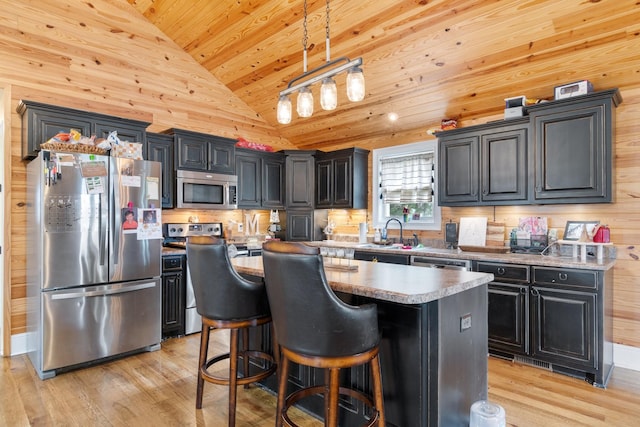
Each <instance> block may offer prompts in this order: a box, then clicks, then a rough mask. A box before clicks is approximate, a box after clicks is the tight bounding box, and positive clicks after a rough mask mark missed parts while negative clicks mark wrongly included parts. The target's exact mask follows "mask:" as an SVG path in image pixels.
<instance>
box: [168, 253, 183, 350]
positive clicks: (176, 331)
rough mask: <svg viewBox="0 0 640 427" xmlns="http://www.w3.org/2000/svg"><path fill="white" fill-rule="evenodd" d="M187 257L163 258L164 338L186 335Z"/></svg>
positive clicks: (169, 256) (172, 256)
mask: <svg viewBox="0 0 640 427" xmlns="http://www.w3.org/2000/svg"><path fill="white" fill-rule="evenodd" d="M186 265H187V262H186V257H185V256H184V255H165V256H163V257H162V337H163V338H166V337H172V336H180V335H184V331H185V329H184V328H185V308H186V302H185V301H186V285H187V283H186V275H185V269H186Z"/></svg>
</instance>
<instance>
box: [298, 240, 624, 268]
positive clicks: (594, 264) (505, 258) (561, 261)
mask: <svg viewBox="0 0 640 427" xmlns="http://www.w3.org/2000/svg"><path fill="white" fill-rule="evenodd" d="M305 243H306V244H308V245H311V246H327V247H344V248H355V249H356V250H358V251H362V252H371V253H385V254H398V255H407V256H411V255H418V256H432V257H439V258H452V259H465V260H472V261H489V262H504V263H509V264H524V265H537V266H543V267H545V266H546V267H569V268H580V269H585V270H609V269H610V268H613V266H614V265H615V262H616V260H615V259H614V258H604V259H602V260H600V261H598V260H597V259H596V257H588V258H587V260H586V261H582V260H580V258H579V257H577V258H576V257H573V256H572V255H565V254H563V255H539V254H518V253H489V252H467V251H462V250H460V249H443V248H430V247H423V248H414V249H400V248H398V247H396V248H392V247H391V246H385V245H376V244H373V243H353V242H342V241H332V240H322V241H315V242H305Z"/></svg>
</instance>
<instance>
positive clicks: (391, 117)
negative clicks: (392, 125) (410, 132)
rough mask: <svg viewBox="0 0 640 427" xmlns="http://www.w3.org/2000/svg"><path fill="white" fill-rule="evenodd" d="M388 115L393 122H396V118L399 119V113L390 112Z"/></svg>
mask: <svg viewBox="0 0 640 427" xmlns="http://www.w3.org/2000/svg"><path fill="white" fill-rule="evenodd" d="M387 117H388V118H389V120H391V121H392V122H395V121H396V120H398V114H397V113H389V114H387Z"/></svg>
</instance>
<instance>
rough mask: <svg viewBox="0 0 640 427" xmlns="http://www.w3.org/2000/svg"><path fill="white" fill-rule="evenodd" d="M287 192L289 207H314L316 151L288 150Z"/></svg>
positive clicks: (286, 152)
mask: <svg viewBox="0 0 640 427" xmlns="http://www.w3.org/2000/svg"><path fill="white" fill-rule="evenodd" d="M284 153H285V156H286V163H285V171H286V193H285V206H286V207H287V208H302V209H313V205H314V189H315V185H314V180H315V168H314V165H315V157H314V155H315V154H316V151H315V150H314V151H304V150H287V151H285V152H284Z"/></svg>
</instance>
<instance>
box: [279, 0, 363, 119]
mask: <svg viewBox="0 0 640 427" xmlns="http://www.w3.org/2000/svg"><path fill="white" fill-rule="evenodd" d="M326 16H327V21H326V27H325V28H326V40H325V46H326V62H325V63H324V64H323V65H321V66H319V67H317V68H314V69H313V70H311V71H307V0H304V20H303V29H304V33H303V37H302V47H303V51H302V53H303V58H302V59H303V73H302V74H301V75H299V76H297V77H295V78H293V79H292V80H291V81H290V82H289V84H288V85H287V88H286V89H285V90H283V91H281V92H280V96H279V98H278V108H277V119H278V123H280V124H289V123H291V114H292V108H291V99H290V98H289V95H290V94H292V93H294V92H296V91H297V92H298V97H297V101H296V103H297V104H296V111H297V113H298V115H299V116H300V117H311V116H312V115H313V93H312V92H311V85H313V84H314V83H316V82H322V85H321V87H320V105H321V106H322V109H324V110H335V108H336V107H337V106H338V90H337V87H336V81H335V80H334V79H333V77H335V76H336V75H338V74H340V73H342V72H343V71H347V97H348V98H349V100H350V101H352V102H358V101H362V100H363V99H364V95H365V86H364V75H363V73H362V68H360V67H361V66H362V58H356V59H354V60H350V59H349V58H347V57H344V56H343V57H340V58H338V59H336V60H333V61H332V60H331V54H330V52H331V42H330V26H329V0H327V7H326Z"/></svg>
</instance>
